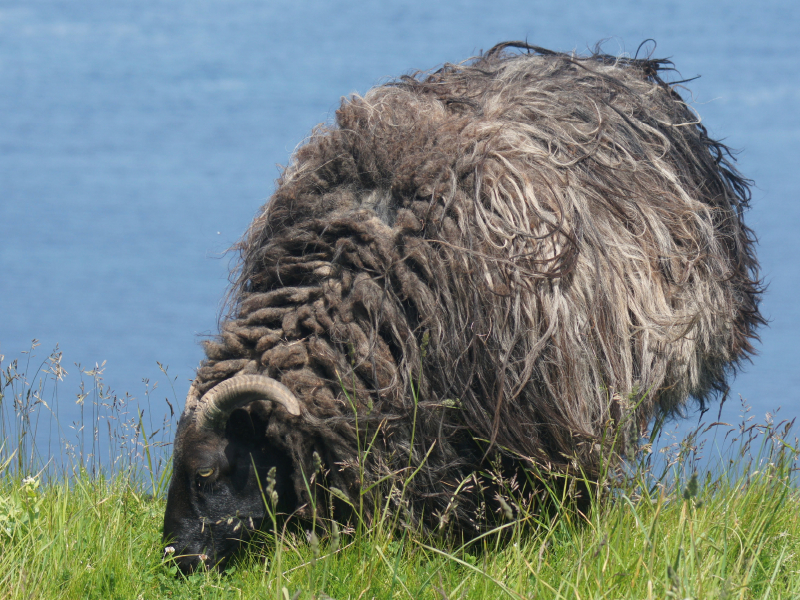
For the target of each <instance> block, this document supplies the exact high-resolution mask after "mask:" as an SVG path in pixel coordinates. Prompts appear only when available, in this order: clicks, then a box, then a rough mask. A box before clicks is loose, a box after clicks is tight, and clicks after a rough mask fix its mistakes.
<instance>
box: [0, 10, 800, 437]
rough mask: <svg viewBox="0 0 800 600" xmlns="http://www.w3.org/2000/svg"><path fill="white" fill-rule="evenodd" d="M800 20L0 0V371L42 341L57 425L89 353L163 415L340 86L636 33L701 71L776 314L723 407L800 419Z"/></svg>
mask: <svg viewBox="0 0 800 600" xmlns="http://www.w3.org/2000/svg"><path fill="white" fill-rule="evenodd" d="M490 6H491V8H490ZM799 24H800V3H797V2H788V1H787V2H777V1H769V0H767V1H765V2H744V1H741V0H737V1H734V2H725V3H722V2H697V1H695V0H681V1H677V2H659V3H648V2H639V1H636V2H633V1H619V2H607V3H597V2H594V1H591V2H589V1H587V0H575V1H572V2H568V3H564V2H541V1H530V0H525V1H512V0H500V1H496V2H494V3H487V2H484V1H474V0H467V1H464V2H448V1H446V0H445V1H439V2H430V1H428V0H424V1H421V0H414V1H398V2H366V1H354V0H349V1H347V2H338V1H331V0H324V1H323V0H308V1H297V0H292V1H285V0H271V1H270V2H263V1H252V0H250V1H248V0H236V1H232V0H230V1H229V0H136V1H131V0H114V1H113V2H109V1H108V0H63V1H58V0H24V1H19V0H17V1H0V354H3V355H5V359H4V361H3V367H4V368H5V367H6V366H8V364H9V361H11V360H13V359H19V360H21V361H22V362H23V363H24V362H25V361H28V360H30V364H31V365H32V366H33V367H36V366H38V364H39V363H40V362H41V361H42V360H43V359H44V358H46V357H47V355H48V354H49V352H50V350H52V349H53V348H54V347H55V346H56V345H58V348H59V349H60V350H61V351H62V352H63V359H62V366H63V367H64V368H65V369H66V370H67V372H69V375H68V376H67V378H66V379H65V380H64V381H63V382H61V383H60V384H59V386H60V387H59V395H60V397H61V406H60V411H61V412H60V419H61V420H62V421H66V422H70V421H75V420H78V419H79V411H80V409H81V406H80V404H79V403H76V402H73V400H76V399H77V394H78V393H80V390H79V387H78V384H79V380H80V372H81V371H82V370H87V369H90V368H93V367H94V366H95V365H96V364H97V365H103V363H104V365H103V366H102V378H103V380H104V382H105V384H107V385H108V386H110V388H111V389H112V390H113V391H114V392H116V393H117V394H120V395H123V394H124V393H126V392H127V393H129V394H131V395H132V396H133V397H135V398H136V400H134V401H131V402H132V405H135V404H136V403H142V406H143V407H144V406H145V405H144V403H145V402H146V409H147V410H148V411H149V412H150V413H151V414H153V413H155V414H163V413H165V412H167V411H168V407H167V405H166V403H165V402H164V398H169V399H170V400H171V401H173V404H174V401H175V400H176V399H177V402H178V403H179V404H182V398H183V395H184V394H185V391H186V389H187V388H188V382H189V380H190V379H191V378H192V376H193V373H194V369H195V368H196V367H197V364H198V362H199V361H200V359H201V357H202V353H201V349H200V346H199V341H200V340H202V339H203V338H204V336H208V335H213V334H214V333H215V332H216V331H217V322H218V318H219V314H220V310H221V307H222V304H221V301H222V299H223V297H224V294H225V291H226V288H227V285H228V272H229V269H230V267H231V260H232V258H233V256H232V255H231V254H226V249H228V248H229V247H230V246H231V245H232V244H234V243H235V242H236V241H237V240H238V239H239V237H240V236H241V235H242V234H243V233H244V231H245V230H246V228H247V226H248V224H249V222H250V221H251V219H252V218H253V216H254V214H255V213H256V211H257V210H258V208H259V207H260V206H261V205H262V204H263V203H264V202H266V201H267V199H268V198H269V196H270V195H271V193H272V191H273V186H274V180H275V179H276V178H277V176H278V175H279V173H280V169H281V167H280V165H285V164H286V163H287V162H288V160H289V156H290V155H291V153H292V151H293V150H294V148H296V147H297V145H298V144H300V143H301V142H302V141H303V139H304V138H305V137H306V136H307V135H308V133H309V132H310V131H311V129H312V128H313V127H314V126H315V125H316V124H317V123H320V122H327V121H330V120H331V118H332V114H333V111H334V110H335V109H336V108H337V106H338V105H339V102H340V98H341V97H342V96H347V95H349V94H351V93H354V92H361V93H363V92H365V91H367V90H368V89H369V88H370V87H371V86H373V85H375V84H378V83H381V82H384V81H386V80H387V79H388V78H391V77H394V76H398V75H401V74H404V73H407V72H409V71H413V70H417V69H428V68H431V67H435V66H438V65H441V64H442V63H445V62H448V61H449V62H456V61H460V60H463V59H465V58H467V57H469V56H472V55H475V54H476V53H478V52H480V51H481V50H482V49H484V50H485V49H488V48H490V47H491V46H493V45H494V44H495V43H497V42H499V41H503V40H527V41H528V42H529V43H532V44H536V45H540V46H544V47H547V48H551V49H556V50H564V51H569V50H577V51H579V52H585V51H587V50H588V49H590V48H592V47H594V45H595V44H596V43H597V42H600V41H602V42H603V48H604V50H605V51H606V52H609V53H612V54H621V53H627V54H629V55H633V54H635V53H636V52H637V49H638V47H639V45H640V43H641V42H643V41H645V40H648V39H654V40H655V41H656V42H657V45H654V43H653V42H648V43H647V45H646V47H645V49H644V50H642V52H646V51H652V53H653V55H654V56H656V57H669V58H671V59H672V60H673V61H674V62H675V65H676V67H677V69H678V70H679V71H680V75H681V76H682V77H683V78H691V77H695V76H697V75H701V77H700V78H699V79H697V80H695V81H692V82H691V83H688V84H687V88H688V89H689V90H691V91H690V92H688V91H687V92H686V97H687V98H688V99H690V100H692V102H693V106H694V108H695V109H696V110H697V112H698V113H699V114H700V115H701V116H702V118H703V120H704V122H705V124H706V126H707V127H708V129H709V131H710V133H711V134H712V135H713V136H715V137H719V138H723V139H724V140H725V143H726V144H728V145H730V146H731V147H733V148H736V149H738V150H739V151H740V152H739V154H738V166H739V168H740V170H741V171H742V172H743V173H744V174H745V175H746V176H748V177H750V178H752V179H753V180H754V181H755V187H754V188H753V201H752V210H751V211H750V212H749V214H748V215H747V222H748V224H749V225H750V226H751V227H752V228H753V229H754V230H755V232H756V233H757V235H758V237H759V240H760V246H759V257H760V260H761V264H762V268H763V276H764V280H765V283H766V284H767V286H768V287H767V292H766V293H765V295H764V299H763V305H762V310H763V312H764V314H765V316H766V317H767V318H768V319H769V321H770V324H769V326H768V327H766V328H764V329H763V330H762V331H761V342H760V343H759V344H758V351H759V354H758V356H756V357H755V358H754V359H753V362H752V364H748V365H746V367H745V369H744V371H743V372H741V373H740V374H739V375H738V377H737V378H736V379H735V380H734V381H733V383H732V387H731V392H730V394H729V400H728V402H727V403H726V406H725V409H724V411H723V415H722V417H723V419H728V420H729V421H735V420H737V419H738V418H739V415H740V411H741V407H740V404H739V397H740V396H741V397H743V398H744V399H746V401H747V403H749V405H750V406H751V407H752V408H751V414H752V415H755V416H756V417H758V418H762V417H763V416H764V415H765V413H767V412H774V410H775V409H777V408H778V407H780V413H779V416H781V417H783V418H794V417H796V416H800V365H799V364H798V356H800V354H799V353H798V348H797V345H798V340H800V308H799V307H800V302H798V300H797V299H798V297H799V296H800V266H799V265H800V202H799V201H798V197H799V196H800V183H798V173H799V172H800V160H798V159H800V151H799V150H798V148H800V110H798V108H797V107H798V105H800V77H798V76H797V65H798V64H800V50H798V48H799V47H800V46H798V43H797V37H798V36H797V34H798V25H799ZM34 339H36V340H39V342H38V343H39V344H40V345H39V346H38V348H36V349H35V350H34V352H33V354H34V357H33V358H32V359H31V357H30V355H29V354H23V352H25V351H27V350H28V349H29V348H30V346H31V341H32V340H34ZM158 363H161V364H162V365H167V366H168V373H169V377H167V376H165V375H164V372H163V371H162V369H161V367H159V364H158ZM77 365H80V367H79V366H77ZM84 378H86V377H85V376H84ZM168 379H171V380H173V384H174V386H175V392H174V393H173V392H172V390H171V388H170V386H169V382H168V381H167V380H168ZM156 382H158V387H157V388H156V391H155V392H153V390H152V388H153V385H154V384H155V383H156ZM176 408H177V407H176ZM52 435H54V436H60V435H68V434H65V433H63V431H61V432H59V431H54V432H53V433H52ZM69 435H72V434H69ZM56 441H58V440H56Z"/></svg>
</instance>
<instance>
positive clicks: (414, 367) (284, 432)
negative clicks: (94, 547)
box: [164, 42, 764, 570]
mask: <svg viewBox="0 0 800 600" xmlns="http://www.w3.org/2000/svg"><path fill="white" fill-rule="evenodd" d="M671 69H672V63H671V62H670V61H667V60H657V59H652V58H646V59H634V58H629V57H614V56H609V55H607V54H603V53H601V52H600V51H599V50H598V51H596V52H594V53H593V54H591V55H589V56H580V55H577V54H574V53H573V54H565V53H558V52H553V51H550V50H546V49H543V48H539V47H535V46H530V45H528V44H526V43H522V42H506V43H502V44H499V45H497V46H495V47H493V48H492V49H491V50H489V51H488V52H486V53H483V54H481V55H480V56H478V57H477V58H473V59H470V60H468V61H465V62H463V63H459V64H445V65H444V66H443V67H441V68H440V69H438V70H435V71H430V72H418V73H415V74H411V75H405V76H402V77H400V78H399V79H396V80H394V81H391V82H389V83H386V84H384V85H380V86H377V87H375V88H373V89H372V90H370V91H369V92H368V93H367V94H365V95H364V96H359V95H353V96H352V97H349V98H346V99H344V100H343V101H342V104H341V107H340V108H339V109H338V110H337V111H336V117H335V123H333V124H331V125H320V126H318V127H317V128H316V129H315V130H314V131H313V133H312V134H311V136H310V137H309V139H308V140H307V141H306V143H305V144H304V145H302V146H301V147H300V148H299V149H298V150H297V151H296V153H295V155H294V156H293V159H292V162H291V164H290V165H289V167H288V168H286V169H285V171H284V172H283V174H282V176H281V177H280V179H279V180H278V182H277V189H276V191H275V193H274V195H273V196H272V197H271V198H270V200H269V201H268V202H267V204H266V205H265V206H264V207H263V208H262V210H261V212H260V213H259V214H258V216H257V217H256V218H255V220H254V221H253V223H252V224H251V226H250V228H249V230H248V231H247V233H246V234H245V236H244V237H243V239H242V241H241V242H240V243H239V244H238V246H237V247H236V249H237V251H238V253H239V256H240V263H239V266H238V268H237V270H236V272H235V281H234V283H233V286H232V289H231V291H230V293H229V297H228V311H227V315H226V317H225V318H224V319H223V321H222V324H221V332H220V334H219V336H218V337H216V338H215V339H211V340H208V341H206V342H205V353H206V356H207V358H206V360H205V361H204V362H203V363H202V364H201V366H200V368H199V369H198V371H197V377H196V379H195V381H194V383H193V384H192V386H191V389H190V390H189V393H188V397H187V400H186V405H185V409H184V411H183V414H182V417H181V419H180V423H179V426H178V429H177V432H176V435H175V446H174V471H173V475H172V480H171V483H170V487H169V492H168V499H167V508H166V514H165V521H164V536H165V539H166V540H167V541H168V542H169V543H171V544H173V546H172V547H173V548H177V554H176V556H179V557H180V558H179V559H178V561H179V564H180V565H181V567H182V568H185V569H189V570H190V569H192V568H195V567H196V566H198V565H200V564H206V565H214V564H222V563H223V562H224V561H225V560H226V559H227V558H228V557H230V556H231V554H232V553H233V552H234V550H235V549H236V548H237V547H238V545H239V544H240V541H241V540H242V539H245V538H246V537H247V536H248V535H250V533H251V532H252V531H253V530H255V529H258V528H259V527H261V526H262V522H264V520H265V515H266V514H267V512H266V508H267V506H266V505H269V504H270V503H272V504H273V508H274V510H276V511H278V512H281V513H287V514H289V513H291V514H296V515H299V516H300V517H304V516H305V517H311V516H316V517H317V518H318V519H322V518H330V519H333V518H336V519H346V518H348V517H347V515H348V506H349V505H353V506H359V502H362V503H363V511H364V512H365V514H367V515H369V514H371V512H372V511H374V510H375V509H376V506H377V503H378V502H380V503H382V504H381V505H383V506H389V507H391V508H392V509H394V510H397V511H399V513H398V514H401V515H402V518H400V519H399V521H401V522H402V523H404V524H405V525H406V526H413V527H417V528H421V529H422V530H423V531H428V532H431V531H440V530H442V529H444V530H446V531H449V532H454V533H455V534H461V535H473V534H475V533H476V532H479V531H481V530H482V529H483V528H485V527H486V526H487V523H488V522H490V519H489V518H488V516H487V512H491V511H492V510H493V509H496V508H498V502H499V501H500V500H499V499H498V496H497V494H498V493H499V492H498V483H497V478H493V476H490V475H487V473H489V472H490V471H492V472H494V473H499V475H498V477H499V479H500V480H502V479H503V477H512V478H513V477H515V476H519V477H524V476H526V475H525V474H528V475H527V476H529V475H530V474H531V473H536V472H544V471H546V472H548V473H565V474H568V473H580V474H581V475H582V476H583V477H584V478H586V480H588V481H591V480H592V478H596V477H597V476H598V474H599V469H600V468H601V465H600V463H601V460H602V459H601V457H602V456H606V455H608V452H611V453H612V454H613V455H614V456H616V457H618V458H619V459H620V460H622V459H624V457H625V451H624V449H625V448H631V447H632V446H633V445H635V444H636V442H637V441H638V440H639V439H640V436H641V435H642V432H643V431H645V430H646V428H647V426H648V423H649V422H651V420H652V419H654V418H657V417H664V416H670V415H680V414H681V413H682V411H683V410H684V409H685V407H686V406H687V403H688V402H689V401H694V402H697V403H699V404H701V405H704V404H706V403H707V402H709V401H711V400H712V399H713V398H714V397H715V395H716V394H718V393H719V392H721V391H724V390H726V389H727V385H728V384H727V381H728V380H729V378H730V376H731V375H733V374H734V373H735V371H736V369H737V367H738V366H739V365H740V364H741V362H742V361H743V360H746V359H748V358H749V357H750V356H751V355H752V353H753V352H754V347H753V342H754V340H756V339H757V334H756V329H757V327H758V326H759V325H761V324H763V322H764V320H763V318H762V316H761V314H760V313H759V300H760V294H761V291H762V289H761V282H760V280H759V267H758V262H757V259H756V256H755V238H754V235H753V233H752V231H751V230H750V229H749V228H748V227H747V226H746V225H745V223H744V220H743V217H744V212H745V210H746V209H747V207H748V202H749V199H750V192H749V186H750V182H749V181H748V180H746V179H744V178H743V177H742V176H741V175H740V174H739V173H738V172H737V170H736V169H735V167H734V166H733V158H732V155H731V152H730V151H729V149H728V148H727V147H726V146H725V145H724V144H722V143H721V142H719V141H716V140H714V139H712V138H710V137H709V135H708V133H707V131H706V129H705V127H704V126H703V125H702V124H701V122H700V120H699V118H698V117H697V115H696V114H695V113H694V112H693V110H692V109H691V108H690V107H689V106H688V105H687V103H686V101H684V100H683V98H682V97H681V95H680V94H679V93H678V90H679V85H677V84H675V83H673V84H670V83H667V82H666V81H665V80H664V79H662V76H663V75H664V73H665V72H666V71H669V70H671ZM609 445H611V446H613V447H611V446H609ZM267 485H268V494H267V495H268V498H267V500H266V503H265V500H264V496H263V495H262V494H263V492H264V488H265V486H267ZM367 489H369V490H370V493H369V494H364V491H365V490H367ZM500 491H502V490H500ZM386 502H388V504H386Z"/></svg>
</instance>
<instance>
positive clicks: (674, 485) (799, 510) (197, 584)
mask: <svg viewBox="0 0 800 600" xmlns="http://www.w3.org/2000/svg"><path fill="white" fill-rule="evenodd" d="M5 373H6V374H8V373H10V371H8V370H7V371H6V372H5ZM4 381H5V382H6V383H7V385H5V386H4V387H3V388H2V390H0V391H3V393H4V397H3V398H0V403H2V405H0V407H2V409H3V410H7V407H8V406H9V402H8V400H9V399H10V398H16V395H19V394H21V396H20V398H23V399H24V395H25V390H26V389H30V388H31V387H34V388H36V389H39V390H41V389H42V386H39V387H38V388H37V387H36V386H27V387H26V386H25V385H22V383H21V381H22V380H20V379H17V380H16V383H13V384H11V383H8V380H7V379H5V380H4ZM38 393H39V395H40V397H41V395H42V393H41V392H38ZM99 399H100V400H101V401H103V398H102V394H100V397H99ZM19 404H20V405H22V404H23V403H22V402H20V403H19ZM15 415H16V413H15ZM15 415H6V416H5V417H4V422H6V423H11V421H12V420H13V419H21V418H22V419H24V418H23V417H19V415H16V416H15ZM137 416H138V419H136V421H137V428H138V429H139V431H140V433H141V435H139V437H137V438H135V439H136V440H138V441H137V442H136V443H133V442H132V441H131V440H132V439H133V438H130V439H129V438H126V439H125V440H124V441H125V442H126V443H127V444H128V445H127V446H126V448H127V449H128V453H127V454H125V452H123V450H124V449H121V448H120V447H117V448H116V449H115V450H114V452H115V453H116V454H115V456H118V457H127V458H124V459H123V458H119V459H118V461H117V463H116V466H115V467H114V468H113V469H109V468H106V469H102V468H95V469H91V468H87V465H86V461H85V457H84V456H82V455H81V454H80V453H79V452H78V451H77V446H78V444H77V443H72V444H71V448H72V450H71V451H70V452H71V454H70V453H69V452H68V453H67V454H66V455H65V456H66V457H67V458H66V459H65V460H64V461H63V462H62V463H60V464H59V465H58V468H52V463H48V462H47V461H44V465H36V466H38V467H46V468H44V470H41V469H40V471H37V472H38V473H39V474H38V475H37V472H34V471H32V470H31V469H30V468H31V467H32V466H34V465H35V463H34V462H31V460H30V457H31V456H33V457H36V456H39V455H38V454H37V453H36V452H32V451H31V448H30V446H24V444H23V445H22V446H21V445H20V439H24V437H23V438H17V439H16V440H15V439H13V438H11V437H8V435H7V437H6V444H5V445H4V446H3V448H2V449H0V455H2V456H4V458H3V459H2V460H0V600H3V599H5V598H9V599H11V598H48V599H50V598H52V599H56V598H104V599H105V598H131V599H137V598H142V599H150V598H237V599H238V598H274V599H276V600H289V599H301V598H302V599H311V598H317V599H319V598H327V597H331V598H336V599H337V600H343V599H346V598H350V599H353V600H355V599H359V598H363V599H371V598H410V599H416V598H431V599H437V600H455V599H460V598H465V599H466V598H559V599H560V598H565V599H566V598H569V599H576V600H578V599H581V600H584V599H599V598H609V599H612V598H613V599H616V598H636V599H644V598H659V599H661V598H676V599H683V598H698V599H701V598H759V599H760V598H800V522H799V520H800V495H798V489H797V486H796V484H795V480H794V472H795V471H794V470H795V468H796V460H797V456H798V452H797V442H796V440H795V441H791V442H790V441H789V435H790V433H791V431H790V429H789V428H788V426H784V425H783V424H782V425H780V426H777V425H772V424H765V425H758V426H756V425H752V424H750V423H748V424H746V426H745V425H742V426H741V427H738V428H732V429H731V430H730V432H729V435H728V436H727V437H724V438H723V439H725V440H727V444H728V445H727V450H725V451H724V452H721V453H720V458H719V459H718V460H716V461H712V465H711V467H710V470H708V471H703V472H699V473H698V472H696V471H695V469H697V468H698V464H700V463H698V462H697V460H696V452H697V451H698V447H697V445H696V443H695V439H694V438H693V437H691V436H690V437H689V438H687V439H686V440H683V441H681V442H680V443H677V444H675V445H674V446H672V447H670V448H668V452H667V454H668V455H669V456H668V458H667V460H666V462H665V463H664V462H662V463H661V464H666V465H667V466H665V467H661V468H658V467H656V466H655V464H656V462H655V461H653V460H652V459H653V456H652V455H651V456H647V455H646V453H643V455H642V457H641V460H640V461H639V462H637V463H636V464H635V465H632V467H635V472H633V473H630V474H629V475H628V477H626V478H625V480H624V481H622V482H621V483H620V484H619V485H618V486H613V487H609V486H607V487H604V488H603V491H602V493H601V494H600V497H599V498H596V499H595V501H594V503H593V506H592V509H591V511H590V512H589V514H588V516H583V515H580V514H577V513H575V512H574V511H572V510H570V509H569V507H568V506H567V505H566V503H562V502H561V501H560V500H559V499H554V502H555V503H556V506H557V508H558V510H556V511H554V512H553V513H551V514H548V515H536V514H533V513H530V512H527V511H525V510H524V509H523V510H520V509H519V506H518V505H515V508H514V510H513V511H512V518H511V519H508V520H506V521H505V523H504V524H503V525H502V526H501V527H500V528H499V529H500V530H498V531H493V532H491V533H489V534H487V535H485V536H484V537H482V538H481V539H479V540H477V541H474V542H472V543H471V544H469V545H467V546H466V547H459V546H458V545H453V544H452V543H451V544H445V543H442V542H441V541H438V542H437V541H431V540H426V539H425V538H423V537H422V536H420V535H416V534H412V533H409V532H406V533H403V532H402V531H399V530H393V529H392V528H391V527H389V526H388V525H387V523H389V522H391V520H392V515H388V514H384V515H380V516H379V517H378V518H376V519H374V520H372V521H371V522H369V523H364V524H363V526H362V527H359V528H358V530H357V531H349V530H345V531H343V532H342V533H341V535H340V536H339V537H338V539H331V537H330V536H323V534H322V533H321V532H318V533H319V535H320V536H321V539H317V537H316V535H313V536H311V535H308V534H307V533H304V532H302V531H292V530H291V529H290V530H288V531H284V532H282V533H281V534H280V535H278V536H274V535H266V534H264V535H263V536H262V537H261V539H259V540H258V541H257V542H256V543H254V544H253V545H252V547H251V548H250V551H249V552H247V553H244V554H243V555H242V556H241V557H239V558H238V559H237V560H236V561H235V562H234V563H233V564H232V566H231V567H230V568H229V569H228V570H227V571H226V572H225V573H221V574H220V573H217V572H213V571H212V572H201V573H197V574H195V575H192V576H190V577H188V578H184V577H182V576H180V575H177V574H176V570H175V568H174V566H173V565H172V564H171V563H170V561H169V560H166V561H165V560H163V559H162V551H163V544H162V542H161V522H162V515H163V510H164V499H163V488H164V482H165V480H166V479H165V474H167V473H168V470H166V471H165V470H164V469H162V468H160V467H159V466H158V463H157V460H155V459H154V453H148V450H153V452H155V451H156V450H158V448H157V447H156V446H155V445H154V444H155V442H153V441H152V437H153V436H145V435H144V423H143V418H142V415H141V413H137ZM12 417H13V419H12ZM12 430H13V431H16V432H18V429H15V428H12V427H10V425H9V427H8V428H7V430H6V431H7V432H9V431H12ZM131 431H132V433H131V435H135V434H136V428H134V429H133V430H131ZM122 437H124V436H122ZM120 439H121V438H120ZM148 440H150V441H148ZM89 445H90V444H87V446H89ZM12 446H14V448H13V449H11V448H12ZM20 447H23V448H25V449H27V451H26V456H27V457H28V458H25V460H24V461H22V462H20V460H19V456H20V452H19V448H20ZM148 456H149V457H150V458H149V459H148ZM42 458H44V457H42ZM70 461H71V462H70ZM48 465H50V466H49V467H48ZM723 466H724V468H723ZM154 490H155V492H156V494H155V495H152V494H151V492H152V491H154ZM512 504H513V503H512ZM342 527H344V526H342Z"/></svg>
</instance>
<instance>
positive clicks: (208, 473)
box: [197, 467, 214, 477]
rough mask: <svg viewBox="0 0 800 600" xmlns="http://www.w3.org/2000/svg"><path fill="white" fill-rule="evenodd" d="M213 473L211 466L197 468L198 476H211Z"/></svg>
mask: <svg viewBox="0 0 800 600" xmlns="http://www.w3.org/2000/svg"><path fill="white" fill-rule="evenodd" d="M213 473H214V469H212V468H211V467H209V468H207V469H197V474H198V475H200V477H211V475H212V474H213Z"/></svg>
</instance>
